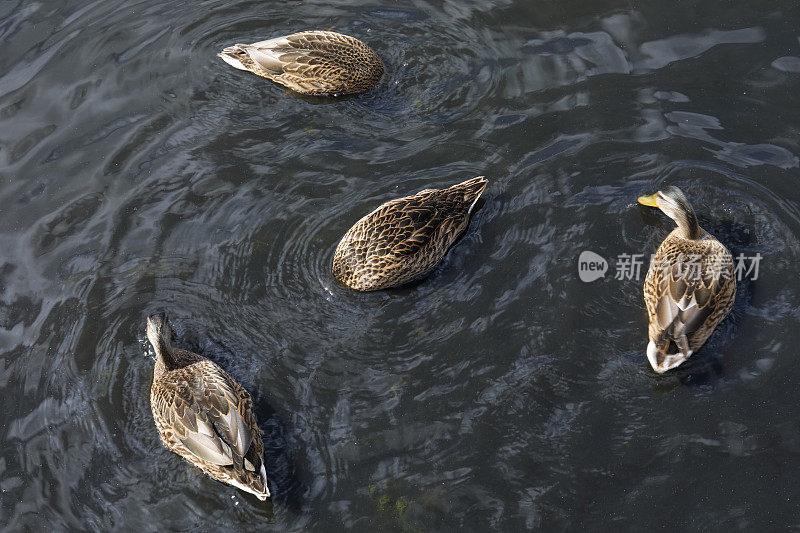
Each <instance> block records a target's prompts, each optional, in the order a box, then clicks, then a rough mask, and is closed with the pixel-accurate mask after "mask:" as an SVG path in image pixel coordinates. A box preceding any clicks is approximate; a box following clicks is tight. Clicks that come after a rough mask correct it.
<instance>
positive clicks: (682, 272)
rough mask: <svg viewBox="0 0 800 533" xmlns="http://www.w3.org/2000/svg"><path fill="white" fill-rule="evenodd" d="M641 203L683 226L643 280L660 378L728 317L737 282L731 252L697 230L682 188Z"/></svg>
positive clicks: (650, 350) (651, 352) (650, 353)
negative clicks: (656, 209) (655, 208)
mask: <svg viewBox="0 0 800 533" xmlns="http://www.w3.org/2000/svg"><path fill="white" fill-rule="evenodd" d="M639 203H640V204H642V205H646V206H650V207H657V208H658V209H660V210H661V211H663V212H664V214H666V215H667V216H668V217H670V218H671V219H672V220H674V221H675V223H676V224H677V225H678V227H677V228H675V229H674V230H673V231H672V232H671V233H670V234H669V235H667V238H666V239H664V242H662V243H661V246H659V247H658V250H657V251H656V253H655V255H654V256H653V260H652V261H651V263H650V269H649V270H648V272H647V277H646V278H645V281H644V302H645V305H646V306H647V315H648V317H649V321H650V326H649V329H648V334H649V335H648V336H649V338H650V342H649V344H648V345H647V359H648V360H649V361H650V365H651V366H652V367H653V370H655V371H656V372H658V373H659V374H660V373H663V372H666V371H667V370H670V369H672V368H675V367H677V366H678V365H680V364H681V363H683V362H684V361H686V360H687V359H688V358H689V357H690V356H691V355H692V354H693V353H695V352H696V351H697V350H698V349H699V348H700V346H702V345H703V343H704V342H706V339H708V337H709V336H710V335H711V333H712V332H713V331H714V328H716V327H717V325H718V324H719V323H720V322H722V320H723V319H724V318H725V317H726V316H727V315H728V313H729V312H730V310H731V307H733V300H734V296H735V294H736V278H735V277H734V268H733V258H732V257H731V253H730V252H729V251H728V249H727V248H725V246H724V245H723V244H722V243H720V242H719V241H718V240H717V239H716V238H715V237H714V236H713V235H711V234H710V233H708V232H707V231H705V230H704V229H703V228H701V227H700V226H699V225H698V223H697V217H696V216H695V214H694V209H692V206H691V204H689V201H688V200H687V199H686V196H684V194H683V192H682V191H681V190H680V189H679V188H677V187H673V186H669V187H666V188H664V189H663V190H661V191H658V192H657V193H655V194H653V195H652V196H643V197H641V198H639Z"/></svg>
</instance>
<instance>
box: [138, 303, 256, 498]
mask: <svg viewBox="0 0 800 533" xmlns="http://www.w3.org/2000/svg"><path fill="white" fill-rule="evenodd" d="M147 338H148V340H149V341H150V344H152V345H153V350H155V353H156V364H155V369H154V370H153V384H152V386H151V388H150V407H151V409H152V411H153V419H154V420H155V424H156V428H157V429H158V434H159V436H160V437H161V442H162V443H163V444H164V446H165V447H166V448H167V449H168V450H170V451H172V452H174V453H176V454H178V455H180V456H181V457H183V458H184V459H186V460H187V461H189V462H190V463H191V464H193V465H194V466H196V467H197V468H199V469H200V470H202V471H203V472H204V473H206V474H208V475H209V476H210V477H211V478H213V479H215V480H217V481H220V482H222V483H225V484H227V485H231V486H234V487H237V488H239V489H241V490H243V491H245V492H249V493H250V494H253V495H255V496H256V497H257V498H258V499H259V500H262V501H264V500H266V499H267V498H268V497H270V492H269V488H268V487H267V473H266V469H265V467H264V460H263V454H264V445H263V443H262V441H261V431H260V430H259V428H258V423H257V422H256V416H255V412H254V410H253V400H252V398H251V397H250V394H249V393H248V392H247V391H246V390H245V389H244V387H242V386H241V385H239V383H237V382H236V380H234V379H233V378H232V377H231V376H229V375H228V373H227V372H225V371H224V370H223V369H222V368H221V367H220V366H219V365H217V364H216V363H214V362H213V361H211V360H209V359H206V358H205V357H202V356H200V355H198V354H196V353H193V352H190V351H188V350H182V349H180V348H175V347H173V346H172V342H173V341H174V339H175V338H176V335H175V330H174V329H173V327H172V324H171V323H170V321H169V318H168V316H167V315H166V313H154V314H152V315H150V316H149V317H148V318H147Z"/></svg>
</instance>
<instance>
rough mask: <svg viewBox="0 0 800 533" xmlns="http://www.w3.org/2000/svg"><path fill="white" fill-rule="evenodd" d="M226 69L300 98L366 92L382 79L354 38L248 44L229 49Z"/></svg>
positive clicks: (375, 60) (379, 65)
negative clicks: (248, 74)
mask: <svg viewBox="0 0 800 533" xmlns="http://www.w3.org/2000/svg"><path fill="white" fill-rule="evenodd" d="M218 55H219V56H220V57H221V58H222V59H223V60H224V61H225V62H226V63H228V64H230V65H232V66H234V67H236V68H238V69H240V70H247V71H249V72H252V73H253V74H256V75H257V76H261V77H263V78H267V79H270V80H272V81H274V82H276V83H280V84H281V85H284V86H285V87H288V88H289V89H291V90H293V91H296V92H298V93H301V94H309V95H322V94H327V95H339V94H353V93H360V92H364V91H367V90H369V89H371V88H372V87H374V86H375V85H376V84H377V83H378V81H379V80H380V78H381V76H382V75H383V62H382V61H381V59H380V57H378V54H376V53H375V51H374V50H372V48H370V47H369V46H367V45H366V44H364V43H362V42H361V41H359V40H358V39H355V38H354V37H350V36H348V35H342V34H341V33H335V32H330V31H304V32H300V33H294V34H292V35H287V36H285V37H278V38H276V39H270V40H267V41H261V42H258V43H253V44H236V45H233V46H229V47H228V48H226V49H224V50H223V51H222V52H221V53H220V54H218Z"/></svg>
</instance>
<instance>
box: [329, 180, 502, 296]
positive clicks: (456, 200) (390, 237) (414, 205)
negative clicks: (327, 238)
mask: <svg viewBox="0 0 800 533" xmlns="http://www.w3.org/2000/svg"><path fill="white" fill-rule="evenodd" d="M486 184H487V181H486V180H485V179H484V178H483V176H480V177H477V178H472V179H471V180H467V181H465V182H463V183H459V184H457V185H453V186H452V187H450V188H447V189H425V190H424V191H420V192H418V193H417V194H415V195H413V196H406V197H404V198H398V199H396V200H391V201H389V202H386V203H385V204H383V205H381V206H380V207H378V208H377V209H376V210H374V211H373V212H371V213H369V214H368V215H366V216H365V217H364V218H362V219H361V220H359V221H358V222H356V223H355V225H354V226H353V227H352V228H350V230H349V231H348V232H347V233H346V234H345V236H344V237H342V240H341V241H340V242H339V245H338V246H337V247H336V253H335V254H334V257H333V275H334V277H336V279H338V280H339V281H341V282H342V283H344V284H345V285H347V286H348V287H350V288H351V289H355V290H357V291H376V290H380V289H386V288H389V287H396V286H398V285H402V284H404V283H408V282H409V281H413V280H415V279H417V278H419V277H421V276H423V275H424V274H426V273H428V272H429V271H430V270H432V269H433V268H434V267H435V266H436V265H437V264H438V263H439V261H441V260H442V258H443V257H444V256H445V254H446V253H447V250H448V248H450V246H451V245H452V244H453V242H455V240H456V239H457V238H458V237H459V236H460V235H461V234H462V233H463V232H464V230H466V229H467V225H468V224H469V218H470V213H471V212H472V208H473V207H474V206H475V203H476V202H477V201H478V198H479V197H480V195H481V193H482V192H483V190H484V189H485V188H486Z"/></svg>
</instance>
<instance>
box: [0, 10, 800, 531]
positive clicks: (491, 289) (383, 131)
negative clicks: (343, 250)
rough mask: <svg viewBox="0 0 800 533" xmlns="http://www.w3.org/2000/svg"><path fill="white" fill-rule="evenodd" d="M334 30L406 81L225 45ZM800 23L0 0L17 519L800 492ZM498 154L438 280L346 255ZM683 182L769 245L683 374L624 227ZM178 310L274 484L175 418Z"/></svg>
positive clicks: (182, 330)
mask: <svg viewBox="0 0 800 533" xmlns="http://www.w3.org/2000/svg"><path fill="white" fill-rule="evenodd" d="M329 28H333V29H335V30H337V31H340V32H343V33H348V34H351V35H353V36H356V37H358V38H361V39H363V40H364V41H366V42H367V43H369V44H370V45H371V46H373V47H374V48H375V49H376V51H377V52H378V53H379V54H380V55H381V57H382V58H383V59H384V61H385V63H386V65H387V72H386V74H385V76H384V78H383V79H382V81H381V83H380V85H379V86H378V88H377V89H375V90H373V91H371V92H370V93H368V94H366V95H364V96H361V97H350V98H345V99H338V100H334V99H324V98H305V99H304V98H299V97H296V96H292V95H289V94H286V93H285V91H284V90H283V89H281V88H280V87H278V86H276V85H273V84H270V83H269V82H267V81H265V80H260V79H258V78H256V77H254V76H251V75H249V74H247V73H244V72H241V71H237V70H234V69H232V68H231V67H229V66H228V65H226V64H225V63H223V62H222V61H221V60H219V59H218V58H217V57H215V53H216V52H217V51H219V50H220V49H222V48H223V47H224V46H227V45H229V44H232V43H235V42H252V41H257V40H261V39H264V38H267V37H271V36H276V35H281V34H286V33H290V32H292V31H296V30H301V29H329ZM798 35H800V8H798V7H797V2H795V1H794V0H792V1H775V2H761V1H751V2H728V1H710V0H703V1H693V2H682V3H680V5H679V6H678V5H676V4H675V3H673V2H667V1H663V0H662V1H658V2H636V1H633V2H632V1H614V0H607V1H600V2H575V1H564V0H560V1H539V2H524V1H516V2H513V1H510V0H509V1H501V2H494V3H490V2H486V1H460V2H456V1H453V2H438V1H434V2H425V1H422V0H419V1H416V2H407V3H399V2H377V3H366V4H365V3H363V2H348V1H336V2H330V1H328V2H297V1H292V2H244V1H237V0H226V1H218V0H213V1H206V2H179V1H170V2H161V1H154V0H147V1H140V2H134V1H128V2H122V1H107V0H102V1H100V0H97V1H86V0H69V1H63V2H62V1H54V0H44V1H40V2H32V1H27V0H26V1H10V0H6V1H4V2H2V3H0V46H2V50H3V53H2V54H0V238H1V239H2V240H1V241H0V242H2V246H0V410H2V412H3V413H4V415H3V417H2V419H0V420H2V421H1V422H0V430H1V431H2V451H1V452H0V502H1V505H0V523H1V524H2V525H4V526H5V527H6V528H7V529H8V530H9V531H20V530H29V531H48V530H52V531H61V530H67V529H69V530H87V529H88V530H119V531H125V530H132V529H135V530H138V531H167V530H196V529H197V528H198V527H202V529H203V530H212V531H213V530H219V531H223V530H224V531H233V530H247V531H256V530H263V529H274V530H290V531H299V530H313V531H323V530H327V531H340V530H342V529H343V528H348V529H355V530H360V531H377V530H408V531H454V530H471V531H484V530H488V529H495V530H503V531H512V530H523V529H547V530H552V529H558V530H565V529H574V528H578V527H584V528H589V529H593V530H596V529H604V528H606V529H611V528H615V529H622V530H638V531H641V530H645V529H647V528H653V527H659V526H670V527H673V528H677V527H682V528H689V529H715V530H723V529H724V530H730V529H738V528H741V529H747V530H762V531H763V530H766V529H773V528H776V529H777V528H786V527H789V526H795V527H798V526H800V481H798V478H799V477H800V419H798V414H797V413H798V405H799V404H800V365H798V364H797V355H796V353H797V346H798V345H800V279H798V275H797V270H798V259H799V258H798V255H800V251H799V250H800V248H799V247H798V238H800V205H799V202H800V190H799V188H798V183H799V182H798V155H800V146H798V139H799V137H798V134H799V133H800V107H798V104H800V98H798V94H799V93H798V91H799V90H800V58H799V56H800V40H798ZM481 174H483V175H486V176H487V178H489V180H490V183H489V187H488V188H487V190H486V193H485V194H484V197H485V200H486V203H485V205H484V206H483V208H482V209H481V210H480V211H479V212H478V213H477V215H476V216H475V217H474V219H473V220H472V223H471V226H470V229H469V231H468V233H467V234H466V236H465V237H464V238H463V239H462V240H461V241H460V242H459V243H458V244H457V246H456V247H455V248H453V249H452V250H451V252H450V254H449V255H448V256H447V257H446V259H445V260H444V262H443V263H442V264H441V266H440V267H439V268H437V269H436V270H435V271H434V272H433V274H432V275H431V276H429V277H428V278H427V279H426V280H425V281H423V282H421V283H416V284H414V285H412V286H409V287H406V288H402V289H399V290H391V291H382V292H377V293H370V294H358V293H353V292H350V291H347V290H345V289H343V288H342V287H340V286H339V285H338V284H337V283H336V282H335V281H334V280H333V279H332V277H331V275H330V272H329V265H330V261H331V258H332V255H333V250H334V248H335V246H336V243H337V241H338V239H339V238H340V237H341V236H342V235H343V234H344V232H345V231H346V230H347V229H348V228H349V227H350V225H351V224H352V223H353V222H355V221H356V220H357V219H358V218H359V217H361V216H362V215H364V214H366V213H367V212H369V211H371V210H372V209H373V208H374V207H375V206H376V205H377V204H379V203H380V202H382V201H385V200H387V199H390V198H393V197H397V196H401V195H405V194H410V193H413V192H416V191H418V190H420V189H423V188H426V187H431V186H434V187H435V186H447V185H450V184H453V183H456V182H457V181H460V180H464V179H467V178H471V177H473V176H477V175H481ZM664 184H674V185H678V186H680V187H682V188H683V189H684V191H685V192H686V193H687V195H688V196H689V197H690V198H691V199H692V200H693V202H694V205H695V208H696V210H697V211H698V213H699V215H700V219H701V224H702V225H703V226H704V227H706V228H707V229H708V230H709V231H711V232H713V233H715V234H716V235H717V236H718V237H719V238H720V240H721V241H722V242H723V243H725V244H726V245H728V246H729V247H730V248H731V250H732V252H733V253H734V255H737V254H739V253H744V254H746V255H752V254H756V253H759V254H761V255H762V256H763V260H762V262H761V265H760V276H759V278H758V279H757V280H755V281H752V280H751V281H745V282H743V283H742V284H740V287H739V291H738V295H737V301H736V305H735V308H734V311H733V313H732V315H731V317H730V318H729V319H728V320H726V321H725V322H724V323H723V325H722V326H721V327H720V328H719V329H718V331H717V332H716V333H715V334H714V335H713V336H712V338H711V339H710V341H709V343H708V344H707V345H706V346H705V347H704V348H703V349H702V350H701V351H700V353H699V354H698V355H696V356H695V357H694V358H693V359H692V361H691V362H690V363H689V364H687V365H685V366H684V367H682V368H681V369H680V370H679V371H677V372H672V373H668V374H666V375H663V376H659V375H656V374H655V373H654V372H653V371H652V370H651V369H650V367H649V365H648V363H647V360H646V358H645V352H644V350H645V345H646V340H647V331H646V330H647V327H646V326H647V324H646V316H645V311H644V304H643V302H642V296H641V280H640V281H636V280H616V279H614V273H615V272H614V259H615V258H616V257H617V256H618V255H619V254H622V253H644V254H650V253H652V252H653V251H654V250H655V248H656V246H657V245H658V243H659V242H660V241H661V240H662V239H663V238H664V236H665V235H666V234H667V232H668V231H669V230H670V229H671V227H672V222H671V221H670V220H669V219H667V218H666V217H664V216H663V215H655V214H653V213H648V212H646V211H644V210H642V209H640V208H639V207H637V206H636V204H635V200H636V197H637V196H638V195H640V194H644V193H652V192H654V191H655V190H656V189H657V188H658V187H659V186H661V185H664ZM584 250H592V251H594V252H596V253H598V254H600V255H601V256H603V257H607V258H609V259H611V260H612V265H611V267H610V269H611V270H610V271H609V272H608V273H607V275H606V276H605V278H603V279H601V280H598V281H595V282H593V283H583V282H581V281H580V280H579V278H578V273H577V258H578V255H579V254H580V253H581V252H582V251H584ZM160 308H167V309H169V310H170V311H171V313H172V317H173V321H174V322H175V323H176V327H177V329H178V334H179V339H180V341H179V345H180V346H182V347H186V348H190V349H194V350H196V351H198V352H199V353H201V354H204V355H206V356H208V357H210V358H212V359H213V360H215V361H217V362H218V363H220V364H221V365H222V366H223V367H224V368H226V369H227V370H228V371H229V372H230V373H231V374H232V375H233V376H234V377H235V378H237V379H238V380H239V381H240V382H241V383H242V384H243V385H245V386H246V387H247V388H248V389H249V390H250V391H251V393H252V395H253V397H254V399H255V402H256V405H257V411H258V416H259V419H260V423H261V428H262V429H263V430H264V432H265V435H264V438H265V446H266V463H267V468H268V473H269V477H270V482H271V489H272V492H273V494H274V495H275V497H274V499H273V500H272V502H267V503H262V502H259V501H258V500H257V499H255V498H254V497H251V496H250V495H247V494H244V493H242V492H241V491H238V490H236V489H233V488H229V487H226V486H223V485H220V484H218V483H216V482H214V481H212V480H210V479H209V478H208V477H205V476H203V475H202V474H201V473H200V472H198V471H197V470H195V469H193V468H191V467H190V466H189V465H187V464H185V463H184V462H183V461H182V460H181V459H180V458H178V457H177V456H175V455H173V454H171V453H169V452H167V451H166V450H165V449H164V448H163V447H162V446H161V444H160V442H159V440H158V436H157V433H156V430H155V427H154V425H153V421H152V417H151V414H150V406H149V387H150V382H151V378H152V372H153V361H152V359H151V358H150V357H148V355H149V352H148V350H147V349H146V348H145V347H144V345H143V344H142V343H141V342H140V339H142V338H143V337H144V321H145V317H146V316H147V314H149V313H150V312H152V311H154V310H157V309H160Z"/></svg>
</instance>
